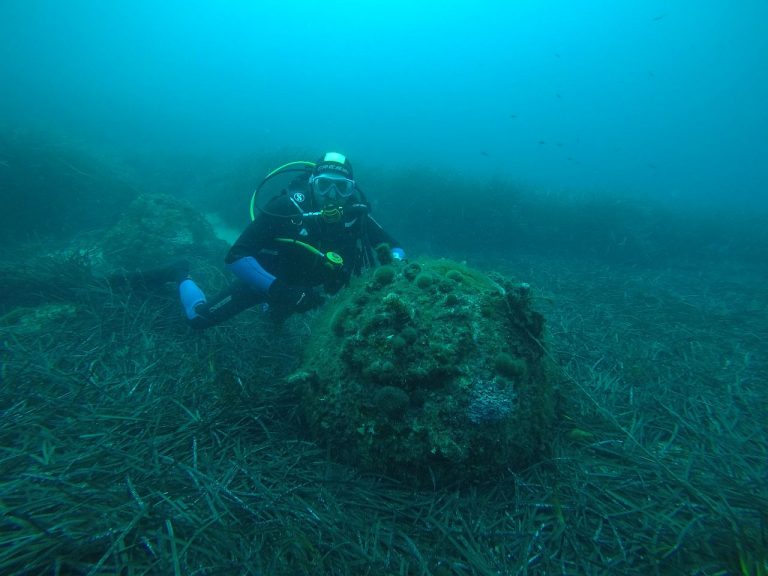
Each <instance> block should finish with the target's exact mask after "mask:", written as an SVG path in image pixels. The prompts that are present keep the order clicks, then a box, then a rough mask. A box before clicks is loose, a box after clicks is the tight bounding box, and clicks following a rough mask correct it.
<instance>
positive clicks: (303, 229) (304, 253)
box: [189, 189, 399, 328]
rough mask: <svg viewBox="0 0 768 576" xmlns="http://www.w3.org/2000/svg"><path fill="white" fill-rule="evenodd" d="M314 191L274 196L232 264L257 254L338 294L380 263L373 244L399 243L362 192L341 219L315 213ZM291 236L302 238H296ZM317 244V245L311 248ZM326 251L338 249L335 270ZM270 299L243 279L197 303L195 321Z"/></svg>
mask: <svg viewBox="0 0 768 576" xmlns="http://www.w3.org/2000/svg"><path fill="white" fill-rule="evenodd" d="M315 209H316V207H315V206H313V205H312V196H311V194H309V193H306V192H303V191H296V190H295V189H294V190H293V191H291V192H288V191H286V192H284V193H282V194H280V195H279V196H276V197H275V198H273V199H272V200H271V201H269V202H268V203H267V204H266V206H264V208H263V209H261V210H260V211H259V212H258V214H257V215H256V218H255V219H254V221H253V222H251V223H250V224H249V225H248V227H247V228H246V229H245V230H244V231H243V233H242V234H241V235H240V237H239V238H238V239H237V240H236V241H235V243H234V245H233V246H232V247H231V248H230V250H229V252H228V253H227V255H226V257H225V263H226V264H227V265H228V267H232V266H236V265H237V263H238V261H241V260H242V259H244V258H248V257H251V258H254V259H255V260H256V261H257V262H258V264H259V265H260V266H261V267H262V268H263V269H264V271H266V272H267V273H268V274H271V275H272V276H274V277H276V278H278V279H279V280H280V281H282V282H285V283H286V284H288V285H291V286H297V287H301V288H304V289H307V290H313V291H318V290H320V289H321V288H322V289H323V290H324V292H325V293H330V294H333V293H335V292H336V291H338V290H339V289H340V288H341V287H342V286H343V285H345V284H346V283H348V282H349V279H350V277H351V276H352V275H359V274H360V272H361V271H362V270H363V269H365V268H367V267H372V266H375V265H376V260H375V250H374V248H375V247H376V246H378V245H379V244H382V243H387V244H389V246H390V247H397V246H399V245H398V243H397V242H396V241H395V239H394V238H393V237H392V236H390V235H389V234H388V233H387V232H386V231H385V230H384V229H383V228H382V227H381V226H380V225H379V223H378V222H376V221H375V220H374V219H373V218H372V217H371V216H370V214H369V213H368V206H367V204H366V203H364V202H363V201H362V200H361V198H360V197H359V196H358V195H357V193H356V194H355V195H354V196H353V197H352V198H350V199H348V200H347V202H346V204H345V206H344V207H343V211H342V214H341V216H340V218H339V220H338V221H336V222H329V221H328V218H325V217H323V216H321V215H319V214H316V213H315V215H312V216H302V214H308V213H313V211H314V210H315ZM291 241H298V243H294V242H291ZM312 248H314V249H315V250H312ZM318 251H319V253H322V254H325V253H328V252H334V253H336V254H338V255H340V256H341V257H342V259H343V265H341V266H340V267H338V268H337V269H336V270H334V271H333V272H331V271H330V270H329V267H328V266H326V265H325V262H324V259H323V257H321V256H320V255H319V254H318ZM266 301H268V297H267V293H266V292H265V291H264V290H263V289H259V287H256V286H253V285H249V284H248V283H247V282H245V281H243V280H241V279H238V280H236V281H235V282H234V283H233V284H232V285H231V286H229V287H228V288H227V289H226V290H224V291H223V292H221V293H220V294H218V295H217V296H216V297H214V298H212V299H210V300H208V301H206V302H204V303H202V304H200V305H198V306H196V307H195V312H196V313H197V315H196V317H194V318H191V319H190V320H189V322H190V324H191V325H192V326H194V327H198V328H205V327H207V326H211V325H213V324H217V323H219V322H221V321H223V320H225V319H227V318H230V317H232V316H234V315H235V314H237V313H238V312H241V311H242V310H244V309H246V308H249V307H251V306H254V305H257V304H261V303H264V302H266Z"/></svg>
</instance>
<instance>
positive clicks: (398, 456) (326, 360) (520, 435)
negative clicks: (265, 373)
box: [291, 260, 554, 483]
mask: <svg viewBox="0 0 768 576" xmlns="http://www.w3.org/2000/svg"><path fill="white" fill-rule="evenodd" d="M543 327H544V322H543V317H542V316H541V314H540V313H538V312H536V311H535V310H534V309H533V308H532V306H531V299H530V292H529V287H528V285H527V284H524V283H514V282H511V281H509V280H505V279H503V278H500V277H499V278H496V277H493V278H492V277H489V276H486V275H484V274H482V273H480V272H478V271H476V270H473V269H471V268H469V267H467V266H464V265H461V264H458V263H456V262H452V261H450V260H420V261H417V262H411V263H408V264H399V263H388V264H386V265H384V266H381V267H379V268H377V269H375V270H374V271H372V272H371V273H369V274H367V275H365V276H364V277H362V278H360V279H357V280H356V281H355V282H353V284H352V285H351V286H350V287H349V288H348V289H347V290H345V291H342V293H341V294H340V295H339V297H338V298H337V299H336V300H334V301H333V302H331V303H329V304H328V305H327V306H326V307H325V310H324V311H323V313H322V314H321V315H320V316H319V317H318V319H317V321H316V323H315V325H314V326H313V328H312V330H313V336H312V339H311V343H310V344H309V346H308V348H307V350H306V353H305V355H304V361H303V365H302V367H301V369H300V370H299V371H298V372H297V373H295V374H294V375H293V376H292V377H291V381H292V382H293V383H294V384H295V385H297V386H298V387H299V390H300V393H301V394H302V397H303V398H302V405H303V409H304V415H305V418H306V420H307V425H308V427H309V430H310V431H311V433H312V434H313V436H314V437H316V438H317V439H318V440H319V441H320V442H321V443H323V444H324V445H325V446H326V447H327V448H328V449H329V451H330V453H331V454H332V455H333V457H335V458H336V459H338V460H340V461H343V462H347V463H350V464H353V465H355V466H357V467H358V468H359V469H360V470H362V471H369V472H376V473H384V474H387V475H389V476H392V477H394V478H398V479H401V480H405V481H409V482H415V483H428V482H434V481H465V480H467V481H471V480H474V479H479V478H488V476H489V475H492V474H494V473H500V472H501V471H504V470H508V469H513V470H515V469H520V468H522V467H524V466H526V465H528V464H530V463H532V462H534V461H535V460H536V458H537V457H538V456H540V455H541V453H542V451H543V450H544V449H545V444H546V433H547V429H548V427H549V424H550V423H551V420H552V418H553V403H554V402H553V391H552V387H551V384H550V382H549V381H548V380H547V371H546V369H545V362H544V358H545V357H544V353H543V349H542V345H541V340H542V333H543Z"/></svg>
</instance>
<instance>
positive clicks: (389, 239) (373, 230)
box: [365, 214, 405, 260]
mask: <svg viewBox="0 0 768 576" xmlns="http://www.w3.org/2000/svg"><path fill="white" fill-rule="evenodd" d="M366 218H367V221H366V223H365V225H366V227H367V229H368V238H369V239H370V241H371V245H372V246H374V247H375V246H378V245H379V244H389V247H390V250H391V252H392V258H394V259H395V260H405V250H403V249H402V248H401V247H400V242H398V241H397V240H395V238H394V237H393V236H392V235H391V234H390V233H389V232H387V231H386V230H384V228H382V226H381V224H379V223H378V222H376V220H374V219H373V218H372V217H371V215H370V214H369V215H368V216H366Z"/></svg>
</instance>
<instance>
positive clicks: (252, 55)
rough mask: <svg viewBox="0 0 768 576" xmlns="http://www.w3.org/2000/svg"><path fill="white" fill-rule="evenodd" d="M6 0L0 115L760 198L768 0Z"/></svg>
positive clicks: (630, 187)
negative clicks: (438, 0) (436, 0)
mask: <svg viewBox="0 0 768 576" xmlns="http://www.w3.org/2000/svg"><path fill="white" fill-rule="evenodd" d="M413 4H419V3H413V2H408V1H404V0H395V1H389V2H373V1H366V2H339V1H327V2H308V1H302V2H290V3H288V2H277V1H271V2H263V1H260V2H254V1H249V2H246V1H234V0H228V1H223V2H215V3H214V2H180V1H167V2H149V1H131V2H126V1H123V0H117V1H114V2H99V1H97V0H74V1H68V2H52V1H50V0H48V1H46V0H4V1H3V2H2V3H1V4H0V78H2V84H3V89H2V91H0V127H3V128H5V129H8V128H10V129H23V130H43V131H46V132H54V133H56V134H58V135H60V136H61V137H62V138H67V139H72V140H75V141H78V142H82V143H85V144H86V145H88V146H90V147H92V148H94V149H97V150H102V151H109V152H110V153H113V152H114V153H116V154H128V153H133V152H135V151H137V150H138V151H140V152H142V153H158V154H161V153H187V152H189V153H196V154H201V155H205V156H207V157H220V158H228V157H232V156H235V155H237V154H242V153H259V152H273V151H275V150H280V149H285V148H288V149H290V148H296V147H300V148H301V149H302V150H303V149H307V150H314V151H317V153H320V152H321V151H324V150H328V149H340V150H343V151H345V152H346V153H347V154H348V156H349V157H350V158H355V159H358V161H360V160H361V159H362V160H363V161H364V162H365V163H366V164H368V165H372V166H383V167H385V168H390V167H391V168H393V169H398V168H400V167H402V166H413V165H416V166H421V165H423V164H428V165H429V166H432V167H434V168H436V169H437V170H449V171H456V172H458V173H460V174H466V175H471V176H474V175H478V174H479V175H489V174H490V175H504V176H508V177H512V178H514V179H515V180H516V181H518V182H521V183H524V184H525V185H527V186H530V187H532V188H536V189H539V190H555V191H563V190H566V191H569V190H572V191H577V192H584V191H587V192H599V193H609V194H612V195H630V196H640V197H642V198H651V199H656V198H658V199H661V200H663V201H664V202H670V201H671V202H676V201H679V202H681V203H683V204H690V203H694V205H695V206H697V207H698V206H701V204H702V202H703V203H706V204H712V203H714V204H716V205H725V206H732V205H734V204H738V205H739V206H741V208H743V207H744V206H745V205H747V206H752V205H753V204H758V203H760V204H762V203H764V196H765V194H764V191H765V189H766V183H768V162H767V161H766V158H768V107H766V106H765V102H768V34H766V27H767V24H768V4H767V3H766V2H764V1H761V0H743V1H740V2H725V1H718V0H703V1H701V0H697V1H693V0H680V1H676V2H661V1H650V2H610V1H595V0H590V1H585V2H566V1H556V0H545V1H536V2H533V1H520V2H501V1H475V2H445V3H442V5H441V6H438V5H437V4H435V3H420V4H419V5H416V6H413Z"/></svg>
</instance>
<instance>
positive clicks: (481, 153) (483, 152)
mask: <svg viewBox="0 0 768 576" xmlns="http://www.w3.org/2000/svg"><path fill="white" fill-rule="evenodd" d="M480 156H485V157H486V158H487V157H488V156H490V154H488V152H486V151H485V150H480Z"/></svg>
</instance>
